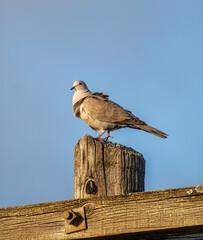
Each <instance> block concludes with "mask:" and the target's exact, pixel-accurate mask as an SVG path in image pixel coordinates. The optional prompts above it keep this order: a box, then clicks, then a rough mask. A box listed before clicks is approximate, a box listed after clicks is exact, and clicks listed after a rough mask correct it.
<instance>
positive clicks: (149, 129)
mask: <svg viewBox="0 0 203 240" xmlns="http://www.w3.org/2000/svg"><path fill="white" fill-rule="evenodd" d="M129 127H131V128H137V129H141V130H143V131H145V132H149V133H152V134H154V135H156V136H157V137H160V138H167V136H168V134H166V133H164V132H162V131H160V130H158V129H156V128H153V127H151V126H149V125H147V124H146V125H136V126H132V125H131V126H129Z"/></svg>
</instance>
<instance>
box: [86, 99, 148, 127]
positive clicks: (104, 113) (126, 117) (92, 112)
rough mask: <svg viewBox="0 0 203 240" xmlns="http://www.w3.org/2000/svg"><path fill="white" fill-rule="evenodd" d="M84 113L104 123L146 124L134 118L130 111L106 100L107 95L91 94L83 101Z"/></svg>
mask: <svg viewBox="0 0 203 240" xmlns="http://www.w3.org/2000/svg"><path fill="white" fill-rule="evenodd" d="M83 108H84V110H85V112H86V113H87V114H88V115H89V116H91V117H92V118H94V119H97V120H99V121H104V122H112V123H120V124H126V125H128V124H131V123H132V121H133V122H134V123H135V122H136V123H137V124H138V125H145V124H146V123H145V122H143V121H141V120H140V119H139V118H137V117H135V116H134V115H133V114H132V113H131V112H130V111H128V110H126V109H124V108H122V107H121V106H119V105H118V104H117V103H115V102H112V101H110V100H109V99H108V95H104V94H103V95H102V94H92V95H91V96H88V97H86V98H85V99H84V101H83Z"/></svg>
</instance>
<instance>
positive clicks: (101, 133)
mask: <svg viewBox="0 0 203 240" xmlns="http://www.w3.org/2000/svg"><path fill="white" fill-rule="evenodd" d="M104 133H105V131H101V132H100V134H99V135H98V136H97V137H96V138H100V137H101V136H102V135H103V134H104Z"/></svg>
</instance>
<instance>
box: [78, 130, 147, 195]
mask: <svg viewBox="0 0 203 240" xmlns="http://www.w3.org/2000/svg"><path fill="white" fill-rule="evenodd" d="M74 167H75V176H74V198H91V197H95V196H97V197H98V196H112V195H121V194H127V193H133V192H142V191H144V175H145V160H144V158H143V156H142V155H141V154H140V153H138V152H136V151H135V150H133V149H132V148H128V147H125V146H122V145H120V144H117V143H111V142H105V141H102V140H98V139H95V138H92V137H90V136H89V135H86V136H84V137H83V138H81V139H80V140H79V141H78V143H77V144H76V146H75V154H74Z"/></svg>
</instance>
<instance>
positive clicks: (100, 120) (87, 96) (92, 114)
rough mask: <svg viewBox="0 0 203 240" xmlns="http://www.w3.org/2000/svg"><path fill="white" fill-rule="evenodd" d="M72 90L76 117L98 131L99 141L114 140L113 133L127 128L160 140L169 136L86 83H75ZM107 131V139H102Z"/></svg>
mask: <svg viewBox="0 0 203 240" xmlns="http://www.w3.org/2000/svg"><path fill="white" fill-rule="evenodd" d="M71 90H75V93H74V95H73V98H72V105H73V113H74V116H75V117H77V118H80V119H82V120H83V121H84V122H85V123H87V124H88V125H89V126H90V127H91V128H92V129H93V130H95V131H97V132H98V133H99V135H98V136H97V137H96V138H98V139H102V140H106V141H107V140H108V138H113V137H112V136H110V132H111V131H114V130H117V129H120V128H126V127H128V128H134V129H139V130H143V131H145V132H149V133H152V134H154V135H156V136H158V137H160V138H167V136H168V135H167V134H166V133H164V132H162V131H160V130H158V129H156V128H153V127H151V126H149V125H148V124H147V123H145V122H144V121H142V120H140V119H139V118H138V117H136V116H134V115H133V114H132V112H131V111H129V110H127V109H125V108H123V107H121V106H120V105H118V104H117V103H115V102H113V101H111V100H110V99H109V95H106V94H104V93H102V92H95V93H92V92H91V91H90V90H89V89H88V87H87V85H86V83H85V82H84V81H81V80H77V81H75V82H74V83H73V87H72V88H71ZM106 131H107V135H106V137H104V138H101V136H102V135H103V134H104V133H105V132H106Z"/></svg>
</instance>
